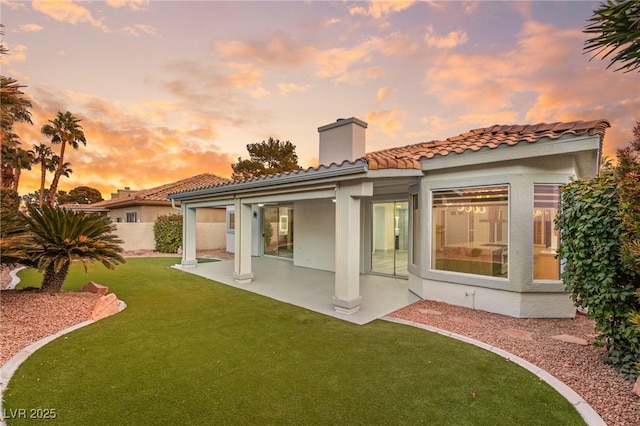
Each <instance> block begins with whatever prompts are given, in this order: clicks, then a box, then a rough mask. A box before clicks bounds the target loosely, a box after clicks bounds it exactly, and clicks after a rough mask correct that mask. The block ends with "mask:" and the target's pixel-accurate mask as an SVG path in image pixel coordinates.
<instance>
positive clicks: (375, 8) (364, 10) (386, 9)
mask: <svg viewBox="0 0 640 426" xmlns="http://www.w3.org/2000/svg"><path fill="white" fill-rule="evenodd" d="M414 3H415V2H414V1H371V2H369V5H368V7H367V6H352V7H350V8H349V13H350V14H351V15H365V16H370V17H372V18H375V19H382V18H386V17H387V16H389V15H391V14H393V13H397V12H401V11H403V10H405V9H408V8H410V7H411V6H412V5H413V4H414Z"/></svg>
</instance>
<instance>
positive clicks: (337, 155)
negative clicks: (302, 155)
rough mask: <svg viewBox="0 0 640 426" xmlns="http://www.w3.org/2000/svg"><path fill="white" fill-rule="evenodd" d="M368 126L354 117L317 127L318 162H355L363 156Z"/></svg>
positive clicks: (326, 164)
mask: <svg viewBox="0 0 640 426" xmlns="http://www.w3.org/2000/svg"><path fill="white" fill-rule="evenodd" d="M367 126H368V124H367V123H365V122H364V121H362V120H359V119H357V118H355V117H351V118H339V119H338V120H337V121H336V122H335V123H331V124H327V125H325V126H321V127H318V133H319V134H320V153H319V162H320V164H322V165H325V166H328V165H329V164H331V163H336V164H341V163H342V162H343V161H345V160H348V161H355V160H357V159H358V158H360V157H363V156H364V154H365V132H366V128H367Z"/></svg>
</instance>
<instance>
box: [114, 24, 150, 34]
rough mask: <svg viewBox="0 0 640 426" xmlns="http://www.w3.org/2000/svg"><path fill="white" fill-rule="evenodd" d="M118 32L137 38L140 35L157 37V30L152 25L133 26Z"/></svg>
mask: <svg viewBox="0 0 640 426" xmlns="http://www.w3.org/2000/svg"><path fill="white" fill-rule="evenodd" d="M119 32H123V33H125V34H128V35H132V36H139V35H141V34H150V35H157V34H158V30H157V28H156V27H154V26H153V25H145V24H134V25H130V26H127V27H124V28H122V29H120V30H119Z"/></svg>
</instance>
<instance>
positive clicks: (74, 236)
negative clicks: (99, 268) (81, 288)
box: [0, 205, 125, 293]
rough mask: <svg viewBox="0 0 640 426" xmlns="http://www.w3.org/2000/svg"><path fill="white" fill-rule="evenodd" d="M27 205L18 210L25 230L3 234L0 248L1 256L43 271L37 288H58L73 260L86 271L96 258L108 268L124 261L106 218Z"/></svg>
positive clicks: (110, 224)
mask: <svg viewBox="0 0 640 426" xmlns="http://www.w3.org/2000/svg"><path fill="white" fill-rule="evenodd" d="M27 209H28V214H22V213H20V215H21V218H22V220H24V221H25V223H26V233H18V234H16V235H13V236H10V237H7V238H2V240H0V249H1V250H2V253H3V257H4V256H7V257H8V258H9V259H15V260H17V261H19V262H20V263H22V264H24V265H27V266H33V267H35V268H38V271H39V272H44V274H43V279H42V286H41V288H40V291H47V292H54V293H55V292H59V291H60V289H61V288H62V285H63V284H64V281H65V279H66V278H67V274H68V273H69V267H70V266H71V262H72V261H80V262H82V264H83V265H84V268H85V271H87V269H88V267H89V265H90V264H91V263H92V262H93V261H96V260H97V261H98V262H100V263H102V264H103V265H104V266H106V267H107V268H108V269H114V268H115V266H116V265H117V264H118V263H125V259H124V258H123V257H122V255H121V253H122V251H123V249H122V247H121V246H120V244H122V241H121V240H119V239H118V238H117V236H116V235H115V234H113V230H114V227H115V225H113V224H112V223H111V221H110V220H109V219H108V218H106V217H104V216H100V215H95V214H87V213H84V212H74V211H71V210H66V209H61V208H58V207H49V206H44V207H38V206H35V205H28V206H27ZM3 262H4V260H3Z"/></svg>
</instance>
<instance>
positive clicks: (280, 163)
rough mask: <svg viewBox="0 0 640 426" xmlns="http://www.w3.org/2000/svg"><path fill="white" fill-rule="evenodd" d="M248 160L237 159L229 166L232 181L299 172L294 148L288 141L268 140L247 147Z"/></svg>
mask: <svg viewBox="0 0 640 426" xmlns="http://www.w3.org/2000/svg"><path fill="white" fill-rule="evenodd" d="M247 151H248V152H249V157H250V159H248V160H243V159H242V158H241V157H239V158H238V162H237V163H235V164H232V165H231V168H232V169H233V174H232V176H231V178H232V179H233V180H245V179H252V178H255V177H260V176H267V175H272V174H275V173H282V172H289V171H295V170H299V169H300V166H299V165H298V156H297V155H296V146H295V145H294V144H292V143H291V142H289V141H286V142H283V141H280V140H278V139H273V138H269V140H268V141H262V142H260V143H250V144H248V145H247Z"/></svg>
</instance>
